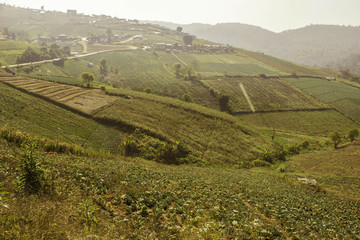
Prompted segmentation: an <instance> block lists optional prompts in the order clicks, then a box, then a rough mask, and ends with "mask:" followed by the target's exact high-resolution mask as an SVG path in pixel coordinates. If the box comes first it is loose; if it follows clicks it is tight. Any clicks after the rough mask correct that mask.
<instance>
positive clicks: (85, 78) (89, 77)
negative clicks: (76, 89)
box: [81, 72, 94, 87]
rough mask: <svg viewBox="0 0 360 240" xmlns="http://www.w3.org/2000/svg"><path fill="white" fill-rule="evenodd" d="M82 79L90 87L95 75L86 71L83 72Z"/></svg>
mask: <svg viewBox="0 0 360 240" xmlns="http://www.w3.org/2000/svg"><path fill="white" fill-rule="evenodd" d="M81 80H82V82H83V83H85V84H86V86H87V87H90V85H91V84H92V82H93V81H94V75H92V74H91V73H87V72H84V73H82V74H81Z"/></svg>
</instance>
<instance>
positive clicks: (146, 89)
mask: <svg viewBox="0 0 360 240" xmlns="http://www.w3.org/2000/svg"><path fill="white" fill-rule="evenodd" d="M144 92H145V93H152V89H151V88H145V89H144Z"/></svg>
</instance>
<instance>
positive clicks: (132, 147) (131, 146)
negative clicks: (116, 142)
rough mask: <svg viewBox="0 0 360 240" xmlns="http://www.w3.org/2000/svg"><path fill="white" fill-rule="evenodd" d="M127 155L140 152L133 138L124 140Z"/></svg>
mask: <svg viewBox="0 0 360 240" xmlns="http://www.w3.org/2000/svg"><path fill="white" fill-rule="evenodd" d="M124 150H125V156H134V155H136V154H138V153H139V147H138V144H137V143H136V142H135V141H133V140H127V141H125V142H124Z"/></svg>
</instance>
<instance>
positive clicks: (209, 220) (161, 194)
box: [0, 140, 360, 239]
mask: <svg viewBox="0 0 360 240" xmlns="http://www.w3.org/2000/svg"><path fill="white" fill-rule="evenodd" d="M19 151H20V149H18V148H16V147H15V146H13V145H12V144H9V143H7V142H5V141H4V140H0V153H1V156H2V157H1V159H2V161H1V165H0V168H1V169H4V170H3V171H6V173H7V174H4V176H3V177H2V179H3V181H2V184H1V185H0V187H1V188H2V189H3V190H5V192H1V193H0V194H1V196H2V197H3V198H2V199H1V200H0V204H2V205H4V206H10V207H2V208H0V213H1V214H2V216H3V217H2V218H1V220H0V223H1V224H0V237H1V238H4V239H7V238H8V239H13V238H16V236H19V235H21V236H26V237H27V238H30V239H32V238H39V237H43V238H48V237H50V236H51V237H53V238H54V237H55V236H57V237H58V238H66V237H67V236H71V237H81V236H84V235H86V236H90V235H91V236H102V238H104V239H121V238H123V237H124V238H131V239H152V238H158V239H165V238H173V239H230V238H239V239H357V238H359V232H360V225H359V224H358V221H359V219H358V217H359V208H360V205H359V201H355V200H353V198H352V199H349V198H343V197H340V196H339V192H337V194H334V193H333V192H329V193H328V192H326V191H327V190H328V182H329V180H331V179H329V178H328V179H325V178H320V179H318V181H319V184H321V186H323V189H321V188H313V187H309V186H306V185H303V184H300V183H298V182H297V180H296V177H297V176H304V175H305V176H308V175H306V174H293V173H278V172H275V171H272V170H266V171H265V170H256V169H255V170H244V169H220V168H198V167H188V166H167V165H163V164H156V163H149V162H145V161H142V160H136V161H129V160H128V159H119V158H111V159H104V158H102V157H98V158H84V157H76V156H67V155H61V154H58V155H55V156H47V155H41V160H39V162H40V163H41V165H42V166H43V168H44V171H46V173H47V176H48V178H49V179H53V180H52V186H53V187H52V189H53V190H52V191H53V192H54V194H59V195H60V194H61V195H60V196H61V197H53V198H50V197H48V196H47V195H45V196H44V195H40V196H36V197H21V196H18V197H17V198H16V199H15V198H12V197H8V196H10V194H16V193H15V189H14V188H13V187H11V186H12V182H13V181H15V179H16V173H15V170H13V169H12V168H11V167H10V166H15V165H16V164H18V162H19V161H20V160H19V159H20V158H21V155H20V154H19ZM347 161H350V159H349V160H347ZM341 179H343V180H346V181H342V182H340V181H339V180H341ZM323 180H324V181H325V180H327V181H326V182H325V183H323ZM333 180H337V181H333V182H332V183H331V185H330V187H332V189H334V188H335V187H341V186H342V185H344V184H346V185H347V186H349V187H348V189H347V190H346V191H348V192H349V193H351V194H352V195H354V194H355V195H356V196H359V195H358V190H359V189H358V186H359V179H358V178H357V177H346V178H345V177H340V176H338V177H335V178H333ZM325 187H326V188H325ZM317 189H318V190H317ZM325 189H326V191H325ZM330 190H331V189H330ZM6 192H9V193H6ZM352 195H351V196H352ZM54 196H58V195H54ZM15 206H16V207H15ZM44 219H46V220H44ZM15 224H16V227H14V225H15Z"/></svg>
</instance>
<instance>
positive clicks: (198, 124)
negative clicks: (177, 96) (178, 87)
mask: <svg viewBox="0 0 360 240" xmlns="http://www.w3.org/2000/svg"><path fill="white" fill-rule="evenodd" d="M115 92H116V91H115ZM117 94H122V95H127V96H131V97H132V99H126V98H119V99H118V100H117V101H116V102H115V104H114V105H112V106H110V107H108V108H106V109H104V110H103V111H100V112H98V113H96V114H95V115H94V116H95V117H97V118H102V119H109V120H113V121H117V120H120V121H124V122H126V123H130V124H131V125H134V126H136V127H140V128H142V129H148V130H150V131H151V132H153V133H156V134H159V135H161V136H165V137H166V138H167V139H169V140H171V141H173V142H175V141H180V142H183V143H185V144H186V145H187V146H188V147H189V148H190V149H191V150H192V152H193V153H194V154H195V155H196V156H198V157H200V158H202V159H203V160H204V161H205V162H208V163H215V164H216V163H239V162H240V161H244V160H248V159H251V158H254V157H255V156H256V152H257V151H259V150H260V148H259V146H260V145H261V146H262V147H264V146H266V145H267V143H266V141H265V139H264V138H262V137H261V136H260V135H258V134H256V133H255V132H253V131H252V130H249V129H246V128H244V127H243V126H242V123H241V122H238V121H237V120H236V118H234V117H232V116H230V115H227V114H224V113H220V112H217V111H213V110H210V109H206V108H201V107H199V106H197V105H194V104H187V103H184V102H181V101H177V100H174V99H170V98H162V97H157V96H152V95H148V94H145V93H135V92H131V91H121V90H118V91H117Z"/></svg>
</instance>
